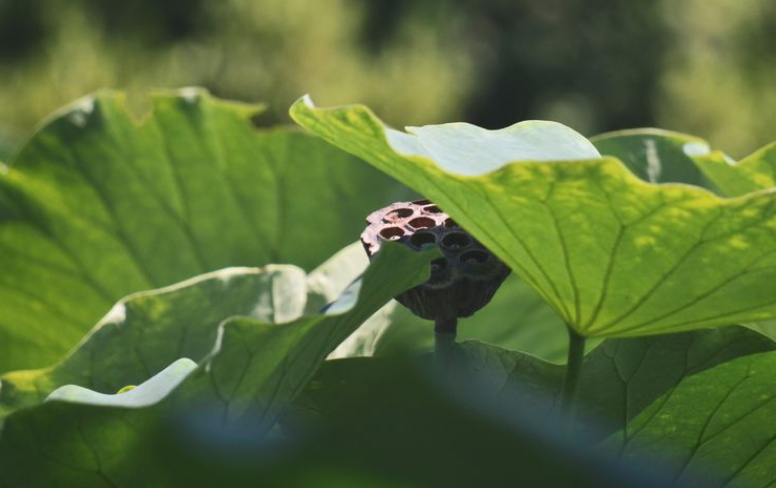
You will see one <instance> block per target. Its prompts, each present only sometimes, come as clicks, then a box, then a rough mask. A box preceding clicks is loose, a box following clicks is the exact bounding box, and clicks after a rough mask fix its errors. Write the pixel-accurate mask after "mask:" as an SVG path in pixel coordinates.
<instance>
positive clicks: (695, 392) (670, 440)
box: [604, 352, 776, 487]
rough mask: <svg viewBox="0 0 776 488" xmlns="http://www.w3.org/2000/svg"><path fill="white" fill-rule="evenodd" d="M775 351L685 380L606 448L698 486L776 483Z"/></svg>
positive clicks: (724, 365)
mask: <svg viewBox="0 0 776 488" xmlns="http://www.w3.org/2000/svg"><path fill="white" fill-rule="evenodd" d="M774 375H776V353H774V352H766V353H762V354H754V355H749V356H745V357H741V358H738V359H736V360H734V361H729V362H726V363H724V364H720V365H718V366H716V367H714V368H711V369H709V370H706V371H704V372H702V373H699V374H696V375H693V376H689V377H687V378H685V379H684V380H683V381H682V382H681V383H680V384H679V385H678V386H676V387H674V388H672V389H671V390H669V391H668V392H666V393H665V394H664V395H663V396H662V397H660V398H659V399H657V400H656V401H655V402H653V404H652V405H650V406H649V407H648V408H646V409H645V410H644V411H642V412H641V413H640V414H639V415H638V416H636V417H635V418H634V419H633V420H632V421H631V422H630V423H629V424H628V429H627V431H624V432H618V433H617V434H615V435H614V436H612V438H611V439H609V440H608V441H607V442H606V443H605V444H604V445H605V446H606V447H608V448H610V449H612V450H613V451H614V452H619V453H620V456H621V457H622V458H623V459H624V460H628V459H635V458H638V459H643V460H645V461H647V460H648V461H650V462H652V463H654V464H656V465H659V466H662V468H663V469H664V470H666V471H667V472H668V473H670V474H671V477H672V478H673V479H675V480H676V482H678V483H683V484H684V485H686V486H697V487H723V486H724V487H752V486H773V485H774V484H775V483H776V443H775V441H776V401H774V400H775V398H776V390H774V388H773V378H774Z"/></svg>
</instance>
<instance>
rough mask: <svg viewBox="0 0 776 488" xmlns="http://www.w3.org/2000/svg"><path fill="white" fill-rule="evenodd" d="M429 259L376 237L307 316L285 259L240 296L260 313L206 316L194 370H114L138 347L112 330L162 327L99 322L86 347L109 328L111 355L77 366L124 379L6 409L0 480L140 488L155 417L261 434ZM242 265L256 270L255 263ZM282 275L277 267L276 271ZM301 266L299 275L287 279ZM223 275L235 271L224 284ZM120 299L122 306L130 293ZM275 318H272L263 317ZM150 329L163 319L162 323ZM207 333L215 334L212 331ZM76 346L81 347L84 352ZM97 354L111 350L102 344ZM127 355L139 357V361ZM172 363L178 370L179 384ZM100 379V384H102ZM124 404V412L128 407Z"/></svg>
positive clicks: (147, 331)
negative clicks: (349, 278)
mask: <svg viewBox="0 0 776 488" xmlns="http://www.w3.org/2000/svg"><path fill="white" fill-rule="evenodd" d="M435 257H438V253H433V252H426V253H417V252H414V251H411V250H409V249H406V248H404V247H401V246H396V245H389V246H386V247H385V248H384V249H382V250H381V251H380V254H379V255H378V257H377V259H376V260H374V261H373V262H372V264H371V265H370V266H369V268H368V269H367V271H366V273H365V274H364V276H363V278H362V279H360V280H358V281H356V282H354V283H353V284H352V285H351V286H350V287H348V289H347V290H346V291H345V292H344V293H343V294H342V295H341V296H340V298H338V299H337V300H336V301H335V302H333V303H332V304H331V305H330V306H328V307H327V308H326V309H325V311H323V312H320V313H316V314H312V315H302V311H303V310H304V305H305V303H304V302H305V300H304V291H305V290H304V287H305V281H304V274H303V273H302V272H301V271H300V270H298V269H296V271H294V269H295V268H291V267H287V268H288V269H286V270H285V271H287V272H288V273H289V274H290V276H281V277H276V278H273V279H272V280H276V279H277V280H283V279H288V280H289V281H291V282H292V283H291V285H289V286H286V285H285V284H282V283H281V284H280V286H266V284H265V285H264V286H265V287H264V288H262V284H261V282H260V280H259V281H257V280H254V281H253V285H254V296H253V297H252V299H251V300H250V302H249V303H250V304H251V305H252V306H253V308H254V309H255V310H257V312H256V313H255V314H254V315H255V316H257V317H262V318H263V319H264V320H258V319H256V318H249V317H233V318H231V319H229V318H227V319H226V320H224V321H223V322H222V323H221V325H220V326H216V324H211V327H212V328H213V329H217V330H218V335H217V337H216V340H215V346H214V347H213V350H212V351H211V353H210V354H209V355H208V356H207V357H206V358H204V360H203V361H201V363H200V367H199V368H197V369H196V370H194V371H193V372H191V371H190V369H191V368H190V366H191V365H192V364H193V363H192V362H191V361H190V360H186V359H184V360H179V361H177V362H175V363H174V364H173V365H172V366H170V367H169V368H166V366H167V365H163V366H162V367H161V368H160V369H161V370H162V372H161V373H159V374H158V375H156V376H155V377H154V378H152V379H150V380H147V381H145V382H144V381H137V378H138V376H135V375H132V374H126V375H124V373H123V372H122V371H121V370H122V368H123V367H124V366H125V365H127V364H129V365H130V366H132V365H133V364H132V360H131V359H129V357H130V356H132V355H135V354H136V347H135V346H136V344H135V343H132V342H128V343H125V344H124V347H123V348H121V341H119V340H118V338H119V337H120V336H121V335H122V334H124V338H133V334H132V332H128V333H126V332H121V330H122V329H135V330H134V333H135V334H137V333H138V332H139V330H138V329H144V332H143V333H144V336H145V339H143V340H142V341H141V342H155V341H163V340H164V337H162V336H164V332H169V331H165V330H155V328H154V326H153V325H151V326H150V327H149V326H148V324H146V325H145V326H144V325H143V321H142V320H140V321H138V322H137V323H133V321H132V320H128V321H125V322H121V323H116V324H112V325H103V326H102V327H101V328H98V329H96V331H95V333H94V334H92V335H91V336H90V337H89V338H88V339H87V340H86V341H85V344H84V346H87V345H89V343H90V342H91V341H94V337H95V336H97V335H98V334H99V333H100V332H103V333H104V334H106V335H108V336H110V335H111V334H112V335H113V336H114V337H113V338H111V340H112V341H113V343H112V344H111V345H112V346H114V347H115V348H113V349H111V351H112V352H113V356H114V357H115V359H116V361H115V362H111V361H110V360H109V359H110V358H105V359H103V360H101V361H100V362H99V363H96V364H92V365H87V366H88V367H91V368H94V369H92V370H91V372H92V376H93V377H94V378H98V377H99V378H102V377H105V378H118V377H121V376H122V375H124V376H123V377H121V378H120V380H116V383H114V384H113V385H111V386H103V387H102V388H100V390H98V391H91V392H89V391H84V389H82V388H79V387H78V386H77V385H75V386H74V385H68V386H63V387H61V388H59V389H57V390H55V391H54V392H53V393H52V394H51V396H49V399H50V400H51V401H49V402H45V403H43V404H42V405H29V406H28V408H21V409H18V410H16V411H14V412H11V413H10V414H9V415H8V416H7V418H6V419H5V422H4V425H3V429H2V432H1V434H2V435H0V486H2V485H3V483H8V484H11V485H12V486H46V487H55V486H102V484H105V483H107V484H108V485H109V486H110V485H113V486H148V485H147V484H142V482H141V481H138V480H140V479H142V476H143V475H144V473H143V469H142V467H143V466H145V465H146V464H147V463H148V462H152V461H153V463H154V464H159V460H158V459H156V460H152V461H149V459H148V456H147V455H146V454H144V452H143V451H145V449H144V448H142V447H137V446H138V445H145V446H146V448H148V445H147V444H143V443H147V442H149V438H150V435H151V433H150V430H151V431H152V430H153V428H154V426H155V425H156V424H157V423H158V422H160V421H162V420H164V421H166V422H171V421H172V422H174V428H175V429H178V432H179V434H180V435H184V436H191V437H196V436H199V435H203V436H206V437H207V436H213V437H211V438H210V439H209V441H212V442H213V443H215V442H216V441H217V438H218V437H219V436H223V437H222V438H229V436H232V435H236V434H239V435H240V436H243V437H249V438H252V439H259V438H261V437H263V436H264V435H265V434H267V432H268V431H269V429H270V427H271V426H272V425H273V424H274V423H275V420H276V417H277V416H278V415H279V414H281V413H282V412H283V410H284V408H285V407H286V406H287V404H288V403H289V402H290V401H292V400H293V399H294V398H295V397H296V395H297V394H298V393H299V392H300V391H301V390H302V389H303V388H304V387H305V385H306V384H307V382H308V381H309V380H310V378H311V377H312V376H313V375H314V374H315V372H316V370H317V369H318V367H319V366H320V365H321V364H322V363H323V361H324V359H325V358H326V356H327V355H328V354H329V353H330V352H331V351H332V350H333V349H334V348H335V347H336V346H337V345H338V344H339V343H340V342H342V340H344V339H345V338H346V337H347V336H348V335H349V334H350V333H352V332H353V331H354V330H355V329H356V328H357V327H358V326H359V325H360V324H361V323H362V322H363V321H365V320H366V319H367V318H369V316H371V315H372V314H373V313H374V312H375V311H376V310H378V309H379V308H380V307H381V306H382V305H384V304H385V303H386V301H388V300H389V299H390V297H392V296H394V295H396V294H397V293H399V292H401V291H402V290H404V289H406V288H408V287H410V286H414V285H416V284H418V283H419V282H421V281H422V280H424V279H427V278H428V265H427V264H428V262H429V261H431V260H432V259H434V258H435ZM251 272H252V274H253V275H256V274H258V273H257V272H256V271H255V270H251ZM237 274H239V273H237ZM249 274H250V273H249ZM280 274H281V275H282V274H284V273H282V271H281V273H280ZM300 274H301V278H302V279H301V281H300V280H298V279H297V276H299V275H300ZM294 275H296V276H294ZM224 278H225V276H222V277H218V276H210V277H208V278H205V279H203V280H200V281H197V282H193V283H191V284H190V286H191V287H192V288H207V287H208V286H217V284H216V283H213V282H215V281H218V280H221V281H224ZM231 279H234V278H229V281H231ZM248 280H249V281H250V278H248ZM265 281H266V280H265ZM203 284H204V285H205V286H204V287H203V286H202V285H203ZM222 286H224V285H223V284H222ZM200 292H201V290H200ZM277 292H280V294H276V293H277ZM299 292H302V296H301V298H297V299H291V300H288V296H284V295H287V294H289V293H292V294H294V295H297V296H298V293H299ZM163 295H164V294H159V298H160V299H161V302H159V303H156V304H155V305H156V307H150V308H151V309H150V310H149V311H150V312H152V311H154V310H156V311H157V312H159V308H163V307H164V306H165V305H169V304H167V303H165V302H164V298H171V297H169V296H168V297H164V296H163ZM190 298H191V297H190ZM275 300H277V301H275ZM281 300H282V302H283V303H286V302H292V303H294V305H293V306H292V307H291V308H292V309H293V310H292V309H287V308H285V306H284V305H283V304H282V303H281ZM127 303H131V299H130V300H129V301H128V302H127ZM187 318H190V317H181V320H182V321H184V322H185V321H186V320H187ZM273 320H277V321H278V322H277V323H272V321H273ZM286 320H289V321H287V322H286ZM184 327H185V326H184ZM159 328H160V329H167V328H169V326H165V325H164V322H162V323H161V325H160V327H159ZM209 336H210V337H211V338H212V337H213V335H212V334H209ZM135 339H137V337H136V336H135ZM166 343H167V345H168V346H169V345H170V343H173V344H175V342H174V341H170V340H169V338H168V339H167V340H166ZM84 346H82V349H84V348H85V347H84ZM171 349H174V348H171ZM78 352H79V351H76V353H74V354H73V356H76V355H78ZM91 352H92V353H93V352H94V349H93V350H92V351H91ZM158 352H161V351H158ZM81 354H82V355H83V356H87V357H88V356H89V352H88V351H84V352H82V353H81ZM167 354H173V353H172V352H168V353H167ZM106 355H107V356H110V354H109V353H108V352H106ZM134 361H135V362H137V361H138V360H137V358H135V360H134ZM141 362H142V361H141ZM181 367H182V368H183V369H184V371H183V373H185V376H186V378H185V380H184V381H183V382H182V383H180V381H181V379H182V377H183V376H184V375H183V374H180V373H181V371H180V369H181ZM165 368H166V369H165ZM54 373H56V371H54ZM149 376H150V375H147V376H145V377H144V378H143V379H145V378H148V377H149ZM109 381H110V380H105V381H104V383H102V384H103V385H107V384H108V382H109ZM122 383H123V384H122ZM138 383H141V384H140V386H139V387H138V388H137V389H140V392H139V393H138V394H135V395H133V393H132V392H134V391H135V390H130V391H129V392H127V393H119V394H117V388H116V384H118V385H121V386H122V387H123V386H127V384H138ZM179 383H180V386H178V384H179ZM81 386H84V385H81ZM86 386H88V385H86ZM176 387H177V388H176ZM90 389H92V390H93V388H90ZM170 391H171V393H170ZM160 392H161V393H160ZM74 393H75V394H74ZM100 393H102V395H101V394H100ZM165 393H167V396H166V397H165V398H164V399H163V401H161V402H160V403H157V404H156V405H157V406H153V407H150V405H151V404H152V403H154V402H152V401H149V398H151V399H152V400H154V401H159V400H162V397H163V396H164V395H163V394H165ZM125 395H128V396H126V397H125ZM144 402H145V403H144ZM143 407H149V408H143ZM128 408H132V409H133V411H134V413H128V412H127V411H126V409H128ZM181 432H182V433H183V434H181ZM158 454H159V455H160V458H162V459H164V460H165V463H166V462H167V457H166V454H165V455H164V456H162V455H161V454H163V451H162V452H158ZM133 456H144V457H142V458H140V459H142V460H143V461H144V463H145V464H143V463H141V464H138V460H137V459H135V458H134V457H133ZM106 480H108V481H107V482H106ZM137 483H141V484H140V485H138V484H137ZM162 486H163V485H162Z"/></svg>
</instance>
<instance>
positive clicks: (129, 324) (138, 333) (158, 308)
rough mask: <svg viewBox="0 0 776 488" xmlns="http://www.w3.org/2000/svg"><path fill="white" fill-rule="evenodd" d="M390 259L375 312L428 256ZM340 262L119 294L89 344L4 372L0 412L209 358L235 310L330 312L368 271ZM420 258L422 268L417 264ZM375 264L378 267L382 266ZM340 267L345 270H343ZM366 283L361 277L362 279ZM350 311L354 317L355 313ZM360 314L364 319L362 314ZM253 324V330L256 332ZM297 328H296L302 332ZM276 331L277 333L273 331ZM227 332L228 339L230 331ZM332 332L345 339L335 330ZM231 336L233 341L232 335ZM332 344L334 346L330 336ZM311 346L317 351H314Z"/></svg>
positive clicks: (266, 317)
mask: <svg viewBox="0 0 776 488" xmlns="http://www.w3.org/2000/svg"><path fill="white" fill-rule="evenodd" d="M385 259H389V260H390V259H393V260H396V261H397V262H396V263H394V264H393V268H394V269H393V270H391V271H388V270H387V269H386V267H387V266H388V265H386V264H382V265H381V266H382V268H381V269H380V267H379V266H377V265H378V264H379V263H380V262H382V261H375V266H374V267H369V268H368V269H367V271H369V272H370V273H372V275H373V276H377V278H374V279H375V280H379V281H385V282H386V283H382V284H380V285H379V286H381V287H382V288H380V289H379V293H383V294H382V295H380V294H377V295H375V294H372V295H368V296H367V297H366V298H364V299H363V300H367V299H373V300H375V302H374V303H373V302H370V301H362V302H360V303H359V307H357V309H356V310H355V311H354V313H355V312H358V313H359V314H363V313H370V314H371V313H372V312H374V310H376V309H377V308H379V307H380V306H381V305H383V304H384V303H385V302H386V301H388V300H390V299H391V298H392V297H393V296H394V295H395V294H396V293H398V292H399V291H401V290H402V289H403V288H402V286H406V285H407V284H408V283H410V282H413V281H414V280H416V279H417V278H418V276H419V275H418V273H419V272H420V271H421V270H419V269H417V263H418V262H421V263H422V262H423V260H425V259H426V257H425V255H421V254H417V253H413V252H411V251H409V250H406V249H401V250H399V251H396V250H394V249H392V248H391V249H390V250H389V251H388V252H387V253H386V258H385ZM418 260H420V261H418ZM337 262H342V259H341V257H338V256H335V257H334V258H332V259H331V260H330V261H327V262H326V263H324V265H322V266H321V267H319V268H317V269H316V270H314V271H313V272H311V273H310V274H309V275H305V273H304V271H303V270H302V269H300V268H298V267H296V266H291V265H270V266H266V267H264V268H228V269H225V270H221V271H216V272H213V273H208V274H205V275H203V276H200V277H197V278H193V279H191V280H187V281H185V282H182V283H180V284H177V285H173V286H170V287H167V288H163V289H160V290H155V291H150V292H140V293H136V294H133V295H131V296H129V297H127V298H126V299H124V300H122V301H121V302H119V303H118V304H117V305H116V306H115V307H114V308H113V309H112V310H111V312H110V313H109V314H108V315H107V316H106V317H105V318H104V319H103V320H102V321H100V323H99V324H98V325H97V326H96V327H95V328H94V330H93V331H92V332H91V333H90V334H89V335H88V336H87V337H86V338H85V339H84V340H83V341H82V342H81V344H80V345H79V346H78V347H77V348H76V349H74V350H73V351H72V352H71V353H70V354H69V355H68V356H67V357H66V358H65V359H63V360H62V361H60V362H59V363H58V364H56V365H55V366H52V367H49V368H45V369H38V370H26V371H15V372H10V373H6V374H5V375H3V376H2V377H0V381H1V382H2V383H0V385H1V387H0V416H5V415H8V414H9V413H10V412H12V411H14V410H17V409H19V408H22V407H27V406H31V405H35V404H38V403H40V402H42V401H43V399H45V398H46V397H47V396H48V395H49V394H50V393H51V392H52V391H53V390H55V389H56V388H58V387H61V386H62V385H66V384H72V385H77V386H81V387H86V388H89V389H92V390H96V391H100V392H103V393H112V392H116V391H117V390H118V389H120V388H122V387H123V386H126V385H133V384H138V383H140V382H142V381H143V380H144V379H145V378H148V377H149V376H150V375H152V374H155V373H157V372H158V371H160V370H161V369H162V368H164V367H166V366H167V365H168V364H170V363H172V362H173V361H175V360H176V359H178V358H181V357H187V358H191V359H193V360H195V361H201V360H203V359H204V358H205V357H206V356H208V354H210V353H212V351H213V349H214V347H215V344H216V342H217V340H218V339H219V337H218V333H219V332H218V331H219V325H221V324H223V323H225V322H228V321H229V319H230V318H233V317H237V316H242V317H245V319H244V320H243V321H246V320H248V319H252V320H258V321H261V322H262V323H266V324H280V323H291V322H293V321H296V320H300V319H301V318H302V317H312V318H316V320H317V319H323V318H326V316H321V315H320V314H319V310H320V309H321V307H322V305H324V304H325V303H327V302H329V301H331V300H333V299H334V298H336V294H338V293H341V292H342V291H343V290H345V289H346V287H347V285H349V284H350V282H351V281H353V279H355V278H356V277H357V276H358V275H359V274H361V272H362V271H363V270H360V271H359V272H358V274H356V275H353V276H349V275H346V274H345V275H343V276H338V275H334V274H332V272H331V269H332V267H333V264H335V263H337ZM412 263H415V264H416V268H412V267H411V264H412ZM375 267H377V268H378V269H377V270H374V269H373V268H375ZM421 268H422V267H421ZM352 271H353V270H352V269H351V272H352ZM339 273H340V274H341V275H342V274H343V273H344V272H343V271H342V270H340V271H339ZM375 273H377V274H376V275H375ZM393 273H397V274H393ZM346 280H347V281H346ZM408 280H409V281H408ZM358 283H360V281H356V282H355V285H356V286H358ZM370 293H371V292H370ZM392 293H393V294H392ZM357 296H358V295H354V294H352V293H351V294H350V295H347V296H345V297H343V298H342V299H341V300H347V302H346V303H344V304H343V302H338V303H340V307H341V308H342V309H347V308H348V307H349V306H351V305H353V303H354V302H353V300H354V299H355V298H356V297H357ZM380 300H382V303H380ZM364 303H365V304H366V305H364ZM364 307H366V308H364ZM363 310H366V311H367V312H363ZM346 317H348V319H349V320H353V317H354V315H353V314H348V315H346ZM360 317H361V315H359V318H358V319H357V320H361V318H360ZM310 320H312V319H310ZM358 325H360V323H359V324H353V323H351V322H349V323H348V325H347V327H350V328H352V329H355V328H356V327H357V326H358ZM235 327H237V325H230V326H229V327H228V328H227V330H228V331H231V330H232V328H235ZM294 327H297V326H294ZM256 329H257V330H258V327H257V328H256ZM276 329H277V327H275V328H273V329H272V330H273V331H274V330H276ZM330 329H331V327H330V328H329V329H327V330H330ZM253 330H254V329H250V330H249V331H248V332H247V333H251V334H252V333H253ZM294 330H296V329H294ZM342 330H345V329H342ZM348 330H349V329H348ZM285 334H287V335H288V333H285ZM295 334H296V333H294V334H291V335H294V337H296V336H295ZM316 334H317V332H316ZM225 337H231V336H228V335H227V336H225ZM268 337H270V338H272V337H275V336H274V335H272V334H269V336H268ZM343 339H344V338H343ZM220 340H221V341H222V342H223V340H224V337H221V339H220ZM331 340H335V341H336V340H339V341H340V342H342V341H341V340H340V338H339V336H335V335H332V338H331ZM263 341H264V339H262V338H256V339H255V347H256V348H257V350H258V349H259V348H264V347H269V346H265V345H264V342H263ZM227 343H231V342H228V341H227V342H224V344H227ZM224 344H222V345H221V346H222V347H223V345H224ZM238 344H241V343H239V342H238ZM336 345H337V344H334V346H336ZM238 347H243V346H242V345H239V346H238ZM252 347H253V346H252ZM289 347H290V346H289ZM326 347H329V344H328V342H326ZM332 347H333V346H332ZM279 351H283V349H280V350H279ZM305 354H307V355H309V351H305ZM229 374H230V373H229V372H227V373H226V375H227V376H229Z"/></svg>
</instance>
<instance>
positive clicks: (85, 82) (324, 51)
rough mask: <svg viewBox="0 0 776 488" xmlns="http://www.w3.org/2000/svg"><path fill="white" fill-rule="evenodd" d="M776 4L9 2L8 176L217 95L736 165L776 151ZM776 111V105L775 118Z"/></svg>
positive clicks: (1, 154)
mask: <svg viewBox="0 0 776 488" xmlns="http://www.w3.org/2000/svg"><path fill="white" fill-rule="evenodd" d="M775 23H776V4H775V3H773V2H771V1H769V0H717V1H716V2H703V1H702V0H658V1H649V0H632V1H629V2H624V1H615V0H591V1H589V2H584V3H580V2H574V1H571V0H510V1H507V0H488V1H474V0H458V1H453V0H424V1H422V2H417V1H410V0H369V1H367V0H321V1H318V2H310V1H304V0H282V1H280V0H253V1H249V0H221V1H217V2H216V1H210V2H208V1H206V0H190V1H188V2H176V1H174V0H136V1H134V2H112V1H109V0H71V1H69V2H63V1H61V0H59V1H57V0H0V158H7V154H8V152H9V151H11V150H12V148H13V147H14V146H17V145H18V144H19V143H20V142H21V141H22V140H23V139H24V137H26V135H27V134H28V133H29V131H30V130H31V129H32V127H33V126H34V124H35V123H37V122H38V121H40V119H41V118H43V117H44V116H45V115H46V114H48V113H50V112H51V111H52V110H54V109H56V108H57V107H59V106H61V105H63V104H64V103H67V102H68V101H71V100H73V99H75V98H77V97H80V96H82V95H84V94H86V93H89V92H90V91H93V90H95V89H98V88H102V87H111V88H120V89H123V90H126V91H127V92H128V94H129V97H130V105H131V106H132V107H134V108H135V109H136V110H137V111H138V112H140V111H142V110H143V109H144V108H145V105H144V103H145V102H144V97H145V94H146V93H147V91H148V90H150V89H154V88H164V87H177V86H184V85H202V86H206V87H207V88H209V89H210V90H211V91H212V92H213V93H215V94H216V95H218V96H221V97H226V98H234V99H240V100H246V101H261V102H267V103H268V105H269V108H270V110H269V112H268V113H267V114H266V115H265V116H264V117H263V119H262V122H263V123H267V124H268V123H275V122H278V121H281V122H283V121H288V119H287V116H286V110H287V107H288V106H289V105H290V103H291V102H292V101H293V100H295V99H296V98H298V97H299V96H300V95H302V94H304V93H310V94H312V95H313V97H314V99H315V100H316V102H317V103H319V104H323V105H330V104H340V103H353V102H363V103H367V104H369V105H370V106H372V107H373V108H374V109H375V111H376V112H377V113H378V114H380V115H381V116H382V117H383V118H385V119H386V120H387V121H388V122H389V123H393V124H397V125H400V124H404V125H409V124H428V123H439V122H444V121H450V120H466V121H468V122H472V123H476V124H479V125H483V126H486V127H491V128H496V127H501V126H505V125H508V124H511V123H512V122H515V121H517V120H522V119H531V118H539V119H552V120H558V121H561V122H563V123H566V124H568V125H570V126H572V127H574V128H576V129H577V130H579V131H580V132H582V133H584V134H586V135H593V134H596V133H600V132H604V131H608V130H614V129H621V128H628V127H643V126H659V127H663V128H667V129H672V130H678V131H682V132H688V133H691V134H695V135H699V136H701V137H705V138H707V139H708V140H710V141H711V142H712V144H713V145H714V146H715V147H717V148H721V149H724V150H726V151H727V152H728V153H730V154H731V155H733V156H734V157H741V156H743V155H745V154H747V153H748V152H750V151H752V150H754V149H756V148H757V147H759V146H761V145H763V144H765V143H767V142H770V141H771V140H774V139H776V129H774V127H776V124H774V122H776V114H774V112H776V111H771V110H768V109H767V107H769V106H776V84H774V83H773V82H772V80H773V79H774V76H775V75H776V64H774V63H773V62H772V61H773V57H774V55H776V29H774V28H773V26H774V25H775ZM772 102H774V103H772Z"/></svg>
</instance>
